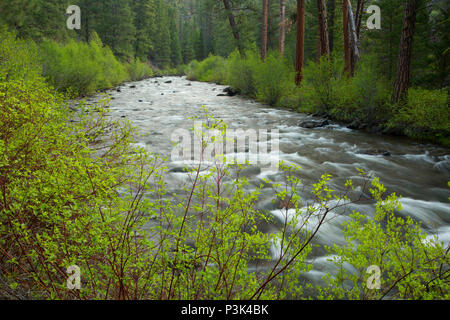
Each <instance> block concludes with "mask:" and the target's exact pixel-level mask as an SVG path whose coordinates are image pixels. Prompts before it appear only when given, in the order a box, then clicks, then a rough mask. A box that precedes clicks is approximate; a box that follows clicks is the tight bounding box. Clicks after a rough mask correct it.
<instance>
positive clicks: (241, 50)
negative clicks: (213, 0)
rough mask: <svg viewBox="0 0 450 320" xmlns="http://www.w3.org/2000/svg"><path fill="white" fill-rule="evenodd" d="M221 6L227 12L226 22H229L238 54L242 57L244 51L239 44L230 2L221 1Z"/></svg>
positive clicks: (239, 38) (227, 0)
mask: <svg viewBox="0 0 450 320" xmlns="http://www.w3.org/2000/svg"><path fill="white" fill-rule="evenodd" d="M223 5H224V6H225V10H226V11H227V15H228V21H229V22H230V26H231V30H232V32H233V37H234V39H235V40H236V45H237V47H238V50H239V53H240V54H241V55H244V51H243V48H242V44H241V36H240V34H239V30H238V27H237V25H236V20H235V19H234V14H233V11H232V10H231V6H230V0H223Z"/></svg>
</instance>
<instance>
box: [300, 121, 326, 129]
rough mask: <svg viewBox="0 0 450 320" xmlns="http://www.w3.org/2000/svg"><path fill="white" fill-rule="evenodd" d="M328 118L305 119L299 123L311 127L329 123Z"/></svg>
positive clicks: (301, 125) (304, 126) (303, 126)
mask: <svg viewBox="0 0 450 320" xmlns="http://www.w3.org/2000/svg"><path fill="white" fill-rule="evenodd" d="M329 124H330V123H329V122H328V120H306V121H303V122H301V123H300V124H299V126H300V127H302V128H307V129H313V128H320V127H324V126H327V125H329Z"/></svg>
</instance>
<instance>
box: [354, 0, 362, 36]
mask: <svg viewBox="0 0 450 320" xmlns="http://www.w3.org/2000/svg"><path fill="white" fill-rule="evenodd" d="M363 11H364V0H358V3H357V5H356V13H355V14H356V17H355V24H356V36H357V37H358V39H359V34H360V31H361V19H362V13H363Z"/></svg>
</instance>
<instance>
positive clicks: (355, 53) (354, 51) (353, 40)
mask: <svg viewBox="0 0 450 320" xmlns="http://www.w3.org/2000/svg"><path fill="white" fill-rule="evenodd" d="M348 23H349V32H350V53H351V65H350V74H351V75H352V76H353V74H354V72H355V66H356V62H357V61H359V58H360V56H359V49H358V36H357V31H356V23H355V18H354V17H353V10H352V5H351V2H350V0H348Z"/></svg>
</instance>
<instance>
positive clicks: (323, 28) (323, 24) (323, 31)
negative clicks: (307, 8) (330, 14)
mask: <svg viewBox="0 0 450 320" xmlns="http://www.w3.org/2000/svg"><path fill="white" fill-rule="evenodd" d="M317 9H318V19H319V54H318V56H319V59H320V57H322V56H323V55H327V56H329V55H330V43H329V42H328V41H329V40H328V23H327V9H326V7H325V0H317Z"/></svg>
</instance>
